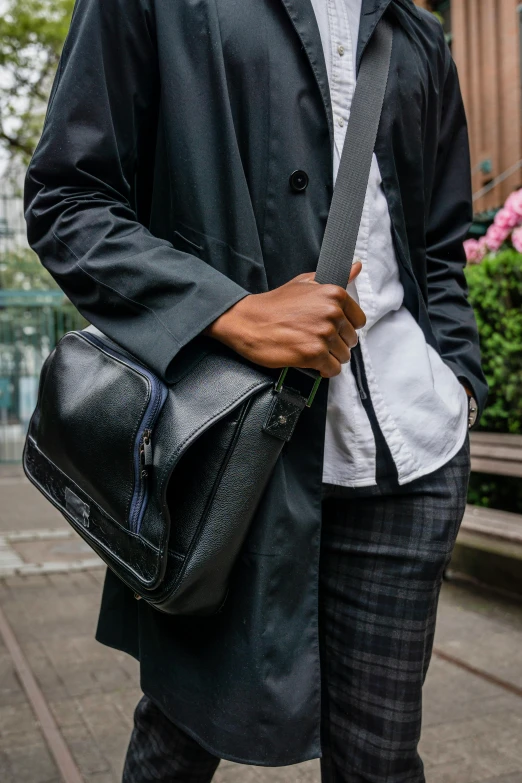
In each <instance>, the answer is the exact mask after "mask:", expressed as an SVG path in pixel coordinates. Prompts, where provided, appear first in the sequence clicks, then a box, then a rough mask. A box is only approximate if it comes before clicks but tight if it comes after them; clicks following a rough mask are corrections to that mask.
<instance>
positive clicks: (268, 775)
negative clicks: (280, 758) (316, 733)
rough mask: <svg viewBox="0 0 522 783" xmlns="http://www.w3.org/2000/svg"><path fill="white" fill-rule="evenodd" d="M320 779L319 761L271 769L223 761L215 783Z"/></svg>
mask: <svg viewBox="0 0 522 783" xmlns="http://www.w3.org/2000/svg"><path fill="white" fill-rule="evenodd" d="M320 780H321V775H320V771H319V762H318V761H309V762H306V764H296V765H294V766H291V767H275V768H271V769H268V768H266V767H247V766H244V765H242V764H227V765H225V764H224V763H223V762H222V763H221V764H220V765H219V767H218V769H217V772H216V774H215V776H214V781H215V783H319V781H320Z"/></svg>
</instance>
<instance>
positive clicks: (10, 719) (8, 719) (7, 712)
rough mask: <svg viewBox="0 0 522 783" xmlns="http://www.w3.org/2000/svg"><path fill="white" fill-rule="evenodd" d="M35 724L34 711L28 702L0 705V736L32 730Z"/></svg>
mask: <svg viewBox="0 0 522 783" xmlns="http://www.w3.org/2000/svg"><path fill="white" fill-rule="evenodd" d="M36 726H37V724H36V720H35V717H34V713H33V711H32V710H31V708H30V707H29V705H28V704H17V705H9V706H1V705H0V736H2V737H7V736H9V735H10V734H19V733H20V732H30V731H34V729H36Z"/></svg>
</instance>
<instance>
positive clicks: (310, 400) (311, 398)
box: [275, 367, 321, 408]
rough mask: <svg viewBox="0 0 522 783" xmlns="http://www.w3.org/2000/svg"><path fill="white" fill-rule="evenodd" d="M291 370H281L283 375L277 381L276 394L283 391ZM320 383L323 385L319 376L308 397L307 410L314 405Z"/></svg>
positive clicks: (286, 368) (287, 368) (285, 368)
mask: <svg viewBox="0 0 522 783" xmlns="http://www.w3.org/2000/svg"><path fill="white" fill-rule="evenodd" d="M289 369H290V368H289V367H284V368H283V369H282V370H281V374H280V376H279V378H278V380H277V383H276V385H275V391H276V392H280V391H281V389H282V388H283V384H284V382H285V378H286V374H287V372H288V370H289ZM306 374H307V375H308V373H306ZM320 383H321V376H320V375H318V376H317V378H316V379H315V381H314V385H313V386H312V390H311V392H310V394H309V395H308V399H307V400H306V403H305V405H306V407H307V408H310V407H311V405H312V403H313V401H314V398H315V395H316V394H317V389H318V388H319V384H320Z"/></svg>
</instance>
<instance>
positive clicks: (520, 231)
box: [511, 226, 522, 253]
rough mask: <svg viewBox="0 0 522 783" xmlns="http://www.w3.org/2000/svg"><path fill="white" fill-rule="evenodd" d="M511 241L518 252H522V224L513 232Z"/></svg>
mask: <svg viewBox="0 0 522 783" xmlns="http://www.w3.org/2000/svg"><path fill="white" fill-rule="evenodd" d="M511 242H512V243H513V247H514V248H515V250H516V251H517V253H522V226H519V227H518V228H515V229H514V231H513V233H512V234H511Z"/></svg>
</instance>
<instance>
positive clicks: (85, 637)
mask: <svg viewBox="0 0 522 783" xmlns="http://www.w3.org/2000/svg"><path fill="white" fill-rule="evenodd" d="M420 4H422V5H423V6H424V7H426V8H427V9H428V10H429V11H431V12H432V13H434V14H435V15H436V16H437V17H438V19H439V20H440V22H441V24H442V25H443V27H444V31H445V33H446V38H447V41H448V44H449V46H450V47H451V50H452V53H453V56H454V58H455V61H456V63H457V66H458V70H459V74H460V81H461V87H462V92H463V96H464V102H465V105H466V112H467V117H468V124H469V132H470V145H471V157H472V167H473V193H474V196H473V199H474V211H475V215H474V222H473V225H472V226H471V229H470V233H469V237H468V239H467V241H466V254H467V258H468V265H467V268H466V277H467V280H468V284H469V294H470V298H471V301H472V304H473V307H474V309H475V312H476V316H477V321H478V324H479V329H480V336H481V342H482V351H483V359H484V367H485V371H486V375H487V378H488V381H489V384H490V388H491V394H490V399H489V404H488V408H487V410H486V412H485V414H484V417H483V419H482V422H481V425H480V428H479V430H478V431H476V432H474V433H473V436H472V470H473V472H472V476H471V482H470V490H469V505H468V509H467V512H466V516H465V519H464V522H463V525H462V528H461V531H460V534H459V539H458V543H457V547H456V550H455V554H454V557H453V560H452V563H451V566H450V568H449V569H448V572H447V574H446V580H445V584H444V587H443V591H442V597H441V608H440V614H439V622H438V630H437V638H436V644H435V650H434V657H433V662H432V666H431V669H430V672H429V675H428V680H427V684H426V691H425V694H426V695H425V704H424V732H423V740H422V752H423V758H424V759H425V763H426V769H427V772H426V775H427V780H428V783H522V742H521V740H522V114H521V108H522V107H521V99H522V16H521V14H522V5H519V4H518V2H517V0H443V2H433V3H430V2H429V0H426V2H424V1H423V2H421V3H420ZM72 7H73V0H0V781H2V783H15V781H16V783H58V782H59V781H60V783H81V781H84V783H115V782H116V781H118V780H120V778H121V767H122V759H123V755H124V752H125V748H126V745H127V741H128V736H129V733H130V730H131V722H132V711H133V708H134V705H135V703H136V701H137V700H138V698H139V678H138V671H137V665H136V664H135V662H134V661H132V660H130V659H128V658H126V656H124V655H122V654H121V653H117V652H115V651H112V650H108V649H105V648H102V647H101V646H100V645H98V644H97V643H96V642H95V641H94V639H93V632H94V628H95V622H96V615H97V609H98V603H99V596H100V591H101V584H102V580H103V574H104V570H103V568H102V564H101V562H100V561H99V560H98V559H97V558H96V557H95V556H94V554H93V553H92V552H91V551H90V550H89V549H88V547H87V546H86V545H84V544H83V542H82V541H81V540H80V539H78V538H77V537H76V536H75V534H74V533H73V532H72V531H71V530H70V529H69V528H68V527H67V525H66V523H65V522H64V520H63V519H62V518H61V517H60V516H59V515H58V514H57V513H55V512H54V510H53V509H52V508H50V507H48V504H47V503H46V502H45V501H44V500H41V499H40V496H39V495H38V493H37V492H36V491H35V490H34V489H33V488H32V487H31V486H30V485H29V483H28V482H27V480H26V479H25V477H24V475H23V471H22V468H21V455H22V448H23V442H24V438H25V432H26V429H27V424H28V421H29V418H30V416H31V413H32V411H33V409H34V406H35V403H36V394H37V388H38V377H39V372H40V369H41V366H42V363H43V361H44V360H45V358H46V356H47V355H48V353H49V352H50V351H51V350H52V348H53V347H54V346H55V345H56V342H57V341H58V340H59V339H60V337H61V336H62V335H63V334H64V333H65V332H66V331H69V330H71V329H76V328H82V327H83V326H85V322H84V320H83V319H82V317H81V316H80V315H79V314H78V313H77V312H76V310H75V309H74V307H73V306H72V305H71V303H70V302H69V301H68V300H67V299H66V298H65V296H64V295H63V294H62V292H61V291H60V290H59V289H58V288H57V286H56V284H55V283H54V281H53V280H52V279H51V277H50V276H49V274H48V273H47V272H46V271H45V270H44V269H43V267H41V265H40V264H39V261H38V259H37V258H36V256H35V255H34V253H33V252H32V251H31V250H30V248H29V247H28V244H27V240H26V236H25V223H24V218H23V205H22V190H23V177H24V171H25V167H26V166H27V163H28V161H29V159H30V157H31V154H32V152H33V150H34V147H35V145H36V142H37V140H38V137H39V134H40V131H41V127H42V123H43V118H44V115H45V108H46V102H47V99H48V95H49V90H50V87H51V83H52V79H53V76H54V73H55V70H56V67H57V64H58V59H59V56H60V51H61V48H62V45H63V41H64V39H65V35H66V33H67V29H68V24H69V19H70V15H71V12H72ZM216 779H217V781H218V783H232V781H242V782H244V783H249V781H266V783H268V782H269V781H273V782H274V783H275V781H288V782H290V781H292V783H293V782H294V781H295V782H296V783H299V782H302V783H315V782H316V781H318V780H319V773H318V765H317V763H316V762H310V763H309V764H304V765H300V766H297V767H291V768H286V769H279V770H262V769H260V768H246V767H239V766H237V765H234V764H230V763H224V764H222V765H221V766H220V769H219V771H218V775H217V778H216Z"/></svg>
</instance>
